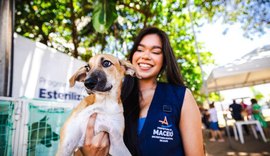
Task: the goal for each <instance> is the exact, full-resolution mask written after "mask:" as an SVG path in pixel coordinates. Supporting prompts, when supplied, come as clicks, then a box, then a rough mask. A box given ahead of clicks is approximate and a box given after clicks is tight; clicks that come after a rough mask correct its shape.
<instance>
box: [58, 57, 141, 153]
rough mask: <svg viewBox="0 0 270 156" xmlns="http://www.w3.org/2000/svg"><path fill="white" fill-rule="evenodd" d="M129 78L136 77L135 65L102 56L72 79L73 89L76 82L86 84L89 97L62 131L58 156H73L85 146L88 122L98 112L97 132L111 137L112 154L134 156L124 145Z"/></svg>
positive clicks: (94, 58) (92, 59)
mask: <svg viewBox="0 0 270 156" xmlns="http://www.w3.org/2000/svg"><path fill="white" fill-rule="evenodd" d="M125 74H128V75H131V76H136V72H135V68H134V67H133V66H132V64H131V63H129V62H128V61H123V60H119V59H117V58H116V57H114V56H112V55H109V54H100V55H96V56H94V57H92V58H91V59H90V60H89V66H85V67H81V68H80V69H79V70H78V71H77V72H76V73H75V74H74V75H73V76H72V77H71V78H70V85H71V86H74V84H75V81H80V82H84V84H85V86H86V91H87V93H88V94H89V96H87V97H85V98H84V99H83V100H82V101H81V102H80V103H79V105H78V106H77V107H76V108H75V109H74V110H73V112H72V114H71V116H70V117H69V118H68V119H67V121H66V122H65V124H64V126H63V127H62V129H61V134H60V144H59V148H58V152H57V155H58V156H70V155H72V153H73V152H74V150H75V149H76V148H78V147H82V146H83V144H84V140H85V133H86V127H87V123H88V119H89V117H90V115H91V114H93V113H95V112H96V113H97V117H96V121H95V128H94V132H95V134H96V133H98V132H100V131H106V132H108V133H109V139H110V150H109V154H110V155H112V156H129V155H131V154H130V152H129V151H128V149H127V147H126V146H125V144H124V141H123V133H124V124H125V123H124V116H123V106H122V103H121V99H120V93H121V86H122V81H123V80H122V79H123V78H124V75H125Z"/></svg>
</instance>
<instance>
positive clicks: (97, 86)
mask: <svg viewBox="0 0 270 156" xmlns="http://www.w3.org/2000/svg"><path fill="white" fill-rule="evenodd" d="M84 86H85V87H86V88H87V91H91V92H92V91H100V92H106V91H109V90H111V89H112V85H109V86H107V77H106V74H105V73H104V72H103V71H101V70H96V71H94V72H93V73H91V74H90V76H89V77H87V78H86V79H85V81H84Z"/></svg>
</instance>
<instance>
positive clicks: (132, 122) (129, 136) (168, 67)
mask: <svg viewBox="0 0 270 156" xmlns="http://www.w3.org/2000/svg"><path fill="white" fill-rule="evenodd" d="M149 34H157V35H158V36H159V38H160V40H161V43H162V53H163V65H162V67H161V70H160V72H159V74H163V72H165V75H166V79H167V82H168V83H171V84H174V85H179V86H184V82H183V79H182V76H181V74H180V69H179V67H178V65H177V61H176V58H175V55H174V53H173V49H172V47H171V44H170V41H169V37H168V35H167V34H166V33H165V32H164V31H162V30H160V29H158V28H155V27H147V28H144V29H142V30H141V31H140V33H139V34H138V36H137V37H136V39H135V40H134V44H133V47H132V49H131V52H130V54H129V56H128V60H129V61H130V62H132V57H133V55H134V53H135V52H136V51H137V48H138V45H139V44H140V42H141V40H142V39H143V37H144V36H146V35H149ZM121 99H122V102H123V106H124V115H125V126H126V127H125V137H124V139H125V143H126V145H127V146H128V148H129V150H130V151H131V152H132V153H133V154H132V155H137V154H135V153H136V151H137V150H136V146H135V145H134V143H136V141H137V122H138V118H139V112H140V107H139V88H138V80H137V78H134V77H130V76H126V77H125V80H124V82H123V87H122V94H121Z"/></svg>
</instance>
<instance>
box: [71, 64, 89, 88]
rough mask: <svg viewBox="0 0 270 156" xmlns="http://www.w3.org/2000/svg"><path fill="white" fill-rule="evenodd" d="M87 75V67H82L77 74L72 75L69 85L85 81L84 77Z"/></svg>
mask: <svg viewBox="0 0 270 156" xmlns="http://www.w3.org/2000/svg"><path fill="white" fill-rule="evenodd" d="M85 77H86V68H85V67H81V68H80V69H79V70H78V71H77V72H76V73H75V74H73V75H72V76H71V78H70V79H69V86H70V87H73V86H74V85H75V82H76V81H79V82H84V79H85Z"/></svg>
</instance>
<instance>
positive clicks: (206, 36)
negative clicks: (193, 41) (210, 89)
mask: <svg viewBox="0 0 270 156" xmlns="http://www.w3.org/2000/svg"><path fill="white" fill-rule="evenodd" d="M226 28H229V29H228V31H227V33H226V34H225V35H224V34H223V32H224V30H225V29H226ZM199 31H200V32H199V33H197V34H196V37H197V41H198V42H203V43H204V48H205V50H208V51H210V52H212V54H213V58H214V59H215V63H216V64H217V65H216V66H210V67H203V70H204V71H205V72H206V73H207V75H206V77H207V76H208V74H210V72H211V70H212V69H213V68H215V67H217V66H218V65H224V64H227V63H230V62H231V61H233V60H235V59H237V58H240V57H241V56H243V55H245V54H246V53H249V52H251V51H252V50H254V49H256V48H259V47H262V46H264V45H267V44H270V31H268V32H267V33H266V34H265V35H262V36H261V37H258V35H255V36H254V39H253V40H251V39H248V38H245V37H244V36H243V30H242V29H241V28H240V24H235V25H232V26H229V25H222V24H220V23H215V24H207V25H205V26H203V27H202V28H200V29H199ZM255 89H256V90H258V91H261V92H262V93H263V94H264V95H265V97H267V99H268V98H270V84H264V85H258V86H255ZM220 93H221V94H222V96H223V97H224V98H225V101H226V103H228V102H231V99H233V98H240V97H252V96H253V94H252V93H251V89H250V88H249V87H245V88H240V89H231V90H225V91H221V92H220ZM267 99H265V100H267ZM248 101H249V100H248Z"/></svg>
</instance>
